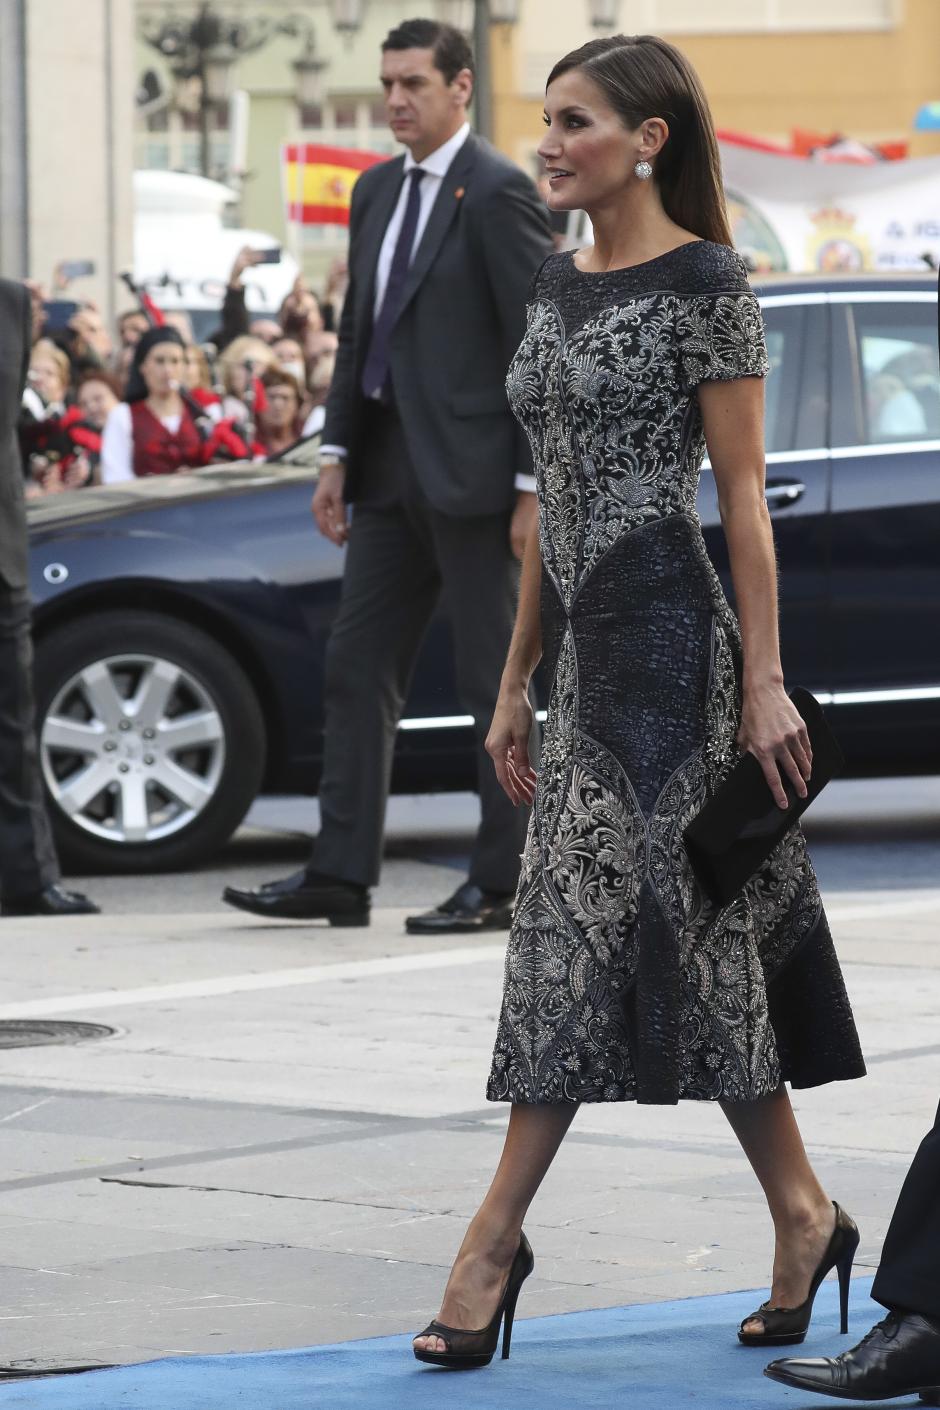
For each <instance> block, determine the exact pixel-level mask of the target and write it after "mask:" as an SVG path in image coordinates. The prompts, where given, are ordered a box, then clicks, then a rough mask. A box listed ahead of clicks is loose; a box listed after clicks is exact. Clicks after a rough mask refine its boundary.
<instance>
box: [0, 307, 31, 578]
mask: <svg viewBox="0 0 940 1410" xmlns="http://www.w3.org/2000/svg"><path fill="white" fill-rule="evenodd" d="M31 344H32V315H31V310H30V301H29V293H28V291H27V290H26V289H25V288H24V286H23V285H22V284H14V283H13V282H12V281H11V280H9V279H0V581H2V582H4V583H6V585H7V587H11V588H23V587H25V586H26V582H27V568H26V511H25V508H24V505H23V471H22V468H21V465H20V450H19V444H18V442H17V438H16V423H17V420H18V419H19V414H20V401H21V399H22V396H23V388H24V387H25V386H26V373H27V370H28V368H29V354H30V350H31Z"/></svg>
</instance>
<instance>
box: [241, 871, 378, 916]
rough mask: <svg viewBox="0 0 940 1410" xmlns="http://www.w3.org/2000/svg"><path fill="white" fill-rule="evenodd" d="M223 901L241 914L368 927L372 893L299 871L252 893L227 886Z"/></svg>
mask: <svg viewBox="0 0 940 1410" xmlns="http://www.w3.org/2000/svg"><path fill="white" fill-rule="evenodd" d="M222 900H223V901H226V902H228V904H229V905H230V906H236V907H237V908H238V910H240V911H250V912H251V914H252V915H256V916H271V917H273V918H274V919H275V920H328V921H329V922H330V925H349V926H352V925H368V924H369V890H368V887H366V886H357V885H356V883H355V882H352V881H339V880H338V879H337V878H336V877H333V876H316V875H314V874H313V873H312V872H306V871H297V872H294V874H293V876H285V877H284V878H283V879H282V880H281V881H266V882H265V883H264V885H263V886H256V887H255V888H254V889H253V890H251V891H241V890H239V888H238V887H237V886H226V888H225V890H224V891H223V892H222Z"/></svg>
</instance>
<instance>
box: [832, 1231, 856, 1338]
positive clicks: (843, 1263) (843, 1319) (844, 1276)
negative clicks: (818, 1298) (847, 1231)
mask: <svg viewBox="0 0 940 1410" xmlns="http://www.w3.org/2000/svg"><path fill="white" fill-rule="evenodd" d="M857 1248H858V1239H856V1240H855V1243H854V1244H853V1245H852V1247H851V1248H850V1249H849V1250H848V1251H847V1252H846V1253H844V1254H843V1255H842V1257H841V1258H840V1259H839V1262H838V1263H837V1264H836V1268H837V1269H838V1273H839V1332H840V1334H841V1335H842V1336H845V1334H846V1333H847V1332H848V1330H849V1287H850V1286H851V1283H852V1264H853V1263H854V1262H855V1250H856V1249H857Z"/></svg>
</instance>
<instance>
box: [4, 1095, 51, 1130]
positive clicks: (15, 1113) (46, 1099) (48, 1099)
mask: <svg viewBox="0 0 940 1410" xmlns="http://www.w3.org/2000/svg"><path fill="white" fill-rule="evenodd" d="M54 1101H55V1097H43V1099H42V1101H41V1102H33V1104H32V1106H21V1107H20V1109H19V1111H11V1112H10V1113H9V1115H7V1116H0V1126H2V1125H3V1123H4V1122H5V1121H15V1120H16V1118H17V1117H18V1116H25V1115H26V1113H27V1112H29V1111H36V1110H37V1109H38V1108H39V1107H41V1106H48V1105H49V1103H50V1102H54Z"/></svg>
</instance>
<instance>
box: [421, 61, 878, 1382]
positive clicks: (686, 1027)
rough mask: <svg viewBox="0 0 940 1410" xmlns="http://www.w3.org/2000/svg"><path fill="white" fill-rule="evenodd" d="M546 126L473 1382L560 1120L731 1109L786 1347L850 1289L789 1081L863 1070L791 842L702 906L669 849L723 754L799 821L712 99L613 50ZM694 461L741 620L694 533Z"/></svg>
mask: <svg viewBox="0 0 940 1410" xmlns="http://www.w3.org/2000/svg"><path fill="white" fill-rule="evenodd" d="M545 112H546V119H545V120H546V124H547V131H546V134H545V138H544V141H543V143H542V146H541V148H540V154H541V156H542V157H543V158H544V159H545V161H546V164H547V168H548V175H549V180H550V183H551V196H550V203H551V207H552V209H554V210H574V209H584V210H586V211H587V212H588V214H589V215H590V217H591V221H592V224H593V229H594V238H595V243H594V245H593V246H592V247H590V248H585V249H581V250H578V251H576V252H574V253H571V252H565V253H557V254H554V255H550V256H549V258H548V259H547V260H546V261H545V263H544V264H543V265H542V267H541V269H540V270H539V271H538V273H537V275H536V277H535V279H534V281H533V287H532V293H531V297H530V304H529V311H528V326H527V331H526V335H525V338H524V340H523V343H522V345H521V347H520V349H519V351H518V353H517V355H516V358H515V360H514V362H513V364H512V366H511V368H510V372H509V378H508V384H507V385H508V390H509V397H510V401H511V403H512V406H513V409H514V411H515V413H516V415H517V416H518V417H519V419H520V421H521V422H522V424H523V426H524V427H525V429H526V431H527V433H528V436H529V439H530V441H531V443H532V448H533V452H534V458H535V466H536V475H537V480H538V493H539V506H540V513H539V524H538V528H537V530H535V531H533V534H532V536H531V538H530V541H529V543H528V544H527V547H526V553H525V558H524V563H523V574H522V586H521V592H520V600H519V608H518V615H517V621H516V629H515V634H514V637H513V641H512V645H511V647H510V652H509V657H508V660H507V664H506V669H505V674H504V677H503V685H502V690H501V693H500V698H499V702H498V704H497V708H496V713H495V716H494V720H493V725H492V729H491V732H490V737H489V740H488V742H487V748H488V749H489V752H490V754H491V755H492V757H493V759H494V762H495V765H496V770H497V773H498V775H499V778H500V781H501V783H502V785H503V787H504V788H505V789H506V791H507V793H508V794H509V796H510V797H511V798H512V799H513V801H514V802H515V803H516V804H518V805H523V804H527V803H532V802H533V800H534V807H533V812H532V819H531V823H530V828H529V834H528V840H527V843H526V848H525V851H524V853H523V865H522V875H521V878H520V881H519V889H518V893H517V897H516V906H515V914H514V920H513V926H512V931H511V934H510V940H509V948H508V953H507V959H506V976H505V987H504V994H503V1007H502V1014H501V1018H500V1023H499V1031H498V1034H497V1039H496V1048H495V1053H494V1058H493V1066H492V1072H491V1075H490V1081H489V1087H488V1092H487V1095H488V1097H489V1098H490V1100H493V1101H509V1102H512V1103H513V1106H512V1111H511V1114H510V1122H509V1130H508V1134H507V1137H506V1143H505V1147H504V1150H503V1154H502V1158H501V1160H500V1164H499V1168H498V1170H497V1172H496V1175H495V1177H494V1179H493V1183H492V1185H491V1187H490V1189H489V1192H488V1193H487V1195H486V1197H485V1199H484V1201H483V1204H482V1206H481V1208H480V1210H479V1211H478V1213H477V1214H476V1216H475V1217H474V1219H473V1221H472V1223H471V1224H470V1227H469V1229H468V1231H467V1234H466V1236H465V1238H464V1240H463V1243H462V1245H461V1248H460V1251H459V1253H458V1255H457V1259H456V1262H455V1264H454V1267H453V1270H452V1272H451V1276H450V1280H449V1282H448V1284H447V1289H446V1292H445V1294H444V1302H443V1307H442V1310H441V1313H440V1320H439V1321H435V1322H432V1323H431V1325H430V1327H428V1328H427V1330H426V1331H425V1332H424V1333H422V1334H421V1335H420V1336H419V1337H417V1338H416V1339H415V1344H414V1347H415V1354H416V1355H417V1356H418V1357H419V1359H421V1360H430V1361H433V1362H434V1363H435V1364H441V1365H449V1366H454V1367H461V1366H469V1365H482V1364H485V1363H486V1362H487V1361H488V1360H489V1359H490V1357H491V1356H492V1354H493V1350H494V1348H495V1346H496V1340H497V1336H498V1332H499V1326H500V1318H501V1316H504V1317H505V1325H506V1331H507V1332H508V1331H510V1330H511V1319H512V1313H513V1310H514V1307H515V1299H516V1296H517V1295H518V1291H519V1287H520V1286H521V1284H522V1282H523V1281H524V1279H525V1277H526V1276H527V1275H528V1273H529V1272H530V1271H531V1268H532V1254H531V1250H530V1249H529V1246H528V1243H527V1241H526V1240H525V1237H524V1235H523V1234H522V1223H523V1219H524V1217H525V1214H526V1211H527V1209H528V1207H529V1204H530V1202H531V1200H532V1198H533V1196H534V1195H535V1193H536V1191H537V1189H538V1187H539V1184H540V1183H541V1180H542V1178H543V1176H544V1175H545V1173H546V1171H547V1170H548V1167H549V1165H550V1164H551V1161H552V1159H553V1158H554V1156H555V1153H556V1151H557V1150H558V1147H559V1145H560V1144H561V1141H562V1139H563V1138H564V1135H565V1133H566V1131H567V1130H568V1127H569V1124H570V1122H571V1120H572V1118H573V1117H574V1114H575V1112H576V1110H577V1107H578V1104H579V1103H580V1102H598V1101H605V1102H607V1101H629V1100H636V1101H640V1102H647V1103H649V1102H655V1103H674V1102H677V1101H679V1100H680V1099H684V1098H690V1099H695V1100H710V1101H717V1102H719V1103H720V1104H721V1107H722V1110H723V1111H724V1113H725V1115H726V1116H727V1118H728V1120H729V1121H730V1123H731V1126H732V1128H733V1130H734V1132H735V1135H736V1136H737V1138H738V1140H739V1141H740V1143H741V1146H742V1147H743V1150H744V1153H745V1155H746V1156H747V1159H748V1160H749V1161H750V1164H751V1166H752V1168H753V1170H754V1173H755V1175H756V1176H757V1179H758V1180H759V1181H760V1183H761V1186H762V1187H763V1190H764V1193H765V1195H766V1197H767V1202H768V1206H769V1211H770V1215H771V1218H772V1221H773V1226H774V1232H775V1253H774V1263H773V1286H772V1290H771V1295H770V1300H769V1302H768V1303H765V1304H764V1305H763V1307H761V1308H760V1309H759V1310H758V1312H757V1313H756V1314H755V1315H754V1316H753V1317H751V1318H748V1319H747V1320H746V1322H745V1323H744V1324H743V1326H742V1328H741V1330H740V1333H739V1335H740V1337H741V1339H742V1340H743V1341H746V1342H749V1343H756V1344H758V1345H761V1344H769V1343H771V1341H773V1343H774V1344H779V1343H780V1341H781V1340H788V1341H795V1340H802V1337H803V1335H804V1333H805V1330H806V1325H807V1324H808V1322H809V1316H810V1312H811V1310H812V1298H813V1295H814V1294H815V1290H816V1286H817V1285H818V1282H819V1281H821V1278H822V1277H823V1276H825V1274H826V1273H827V1272H828V1271H830V1270H831V1269H832V1268H833V1267H838V1269H839V1272H840V1276H841V1277H843V1278H844V1280H845V1282H846V1286H847V1277H848V1273H849V1271H850V1269H851V1260H852V1255H853V1253H854V1249H855V1245H856V1244H857V1241H858V1234H857V1231H856V1230H855V1226H854V1225H853V1224H852V1222H851V1220H850V1219H848V1217H847V1216H846V1215H845V1214H844V1213H843V1212H842V1211H841V1210H840V1209H839V1207H838V1206H837V1205H836V1206H834V1205H833V1202H832V1201H831V1200H830V1198H829V1197H828V1196H827V1194H826V1193H825V1191H824V1190H823V1188H822V1186H821V1185H820V1183H819V1181H818V1179H817V1178H816V1175H815V1174H814V1172H813V1170H812V1168H811V1166H810V1164H809V1162H808V1160H807V1157H806V1153H805V1151H804V1149H803V1143H802V1140H801V1137H800V1133H799V1130H798V1128H797V1125H796V1122H795V1119H794V1116H793V1111H792V1109H791V1106H790V1100H789V1096H788V1094H787V1090H786V1087H785V1086H784V1082H785V1081H789V1082H790V1083H791V1085H793V1086H794V1087H809V1086H815V1085H818V1084H820V1083H824V1082H830V1081H834V1080H839V1079H844V1078H852V1077H859V1076H861V1075H863V1073H864V1070H865V1069H864V1063H863V1061H862V1057H861V1052H860V1050H859V1045H858V1039H857V1036H856V1032H855V1026H854V1022H853V1019H852V1013H851V1009H850V1007H849V1003H848V1000H847V997H846V994H845V989H844V986H843V983H842V976H841V973H840V970H839V965H838V961H837V959H836V956H835V952H834V949H833V946H832V940H831V937H830V935H829V930H828V927H827V924H826V918H825V914H824V912H823V909H822V904H821V902H820V898H819V891H818V887H817V884H816V879H815V876H814V873H813V869H812V866H811V863H810V861H809V858H808V856H807V853H806V848H805V844H804V841H803V836H802V833H801V831H800V829H799V828H798V827H796V828H794V829H792V830H791V831H790V832H789V833H788V834H787V835H786V837H785V838H784V839H783V841H782V842H781V843H780V844H779V846H778V847H777V849H776V850H775V852H774V853H773V854H772V856H771V857H770V858H769V860H768V862H767V863H766V864H765V865H764V866H763V867H762V868H761V870H760V871H759V872H758V873H757V874H756V875H755V876H754V877H753V878H752V879H751V881H749V883H748V884H747V886H746V887H745V889H744V890H743V892H742V893H741V894H740V895H739V896H738V897H737V898H736V899H735V901H734V902H733V903H732V904H731V905H729V906H726V907H725V908H723V909H718V908H717V907H716V906H714V905H713V904H712V903H711V902H710V901H709V900H708V899H707V898H706V897H705V896H704V895H703V893H702V891H701V889H700V887H699V886H698V884H697V882H696V879H695V877H694V875H693V873H692V871H691V869H690V866H689V863H688V859H687V857H686V854H685V851H684V848H683V844H682V833H683V830H684V828H685V827H686V826H687V825H688V823H689V821H690V820H691V819H692V818H693V817H694V816H695V814H696V813H697V812H698V811H699V809H700V808H701V807H702V805H703V804H704V802H705V801H706V800H707V798H708V797H709V796H710V795H711V793H712V792H713V790H714V788H715V786H716V784H717V783H719V782H720V781H721V780H722V779H723V778H724V776H725V775H726V773H727V771H728V770H729V768H730V767H731V766H732V764H733V763H734V761H735V759H736V758H737V757H738V753H739V751H741V750H750V751H751V752H752V753H753V754H755V755H756V756H757V758H758V760H759V761H760V763H761V765H762V767H763V770H764V774H765V776H766V778H767V782H768V784H769V785H770V788H771V790H772V792H773V795H774V798H775V799H776V801H777V802H778V803H779V805H780V806H781V807H782V806H785V805H786V794H785V792H784V788H783V780H784V779H787V780H791V781H792V782H793V784H794V786H795V787H796V789H797V791H798V792H800V793H801V794H802V795H805V780H806V779H807V778H808V777H809V775H810V771H811V765H812V760H811V756H810V748H809V740H808V738H807V735H806V731H805V728H804V726H803V722H802V720H801V718H800V716H799V714H798V713H797V711H796V710H795V708H794V707H793V705H792V704H791V702H790V700H789V698H788V696H787V694H786V691H785V689H784V683H783V674H782V670H781V665H780V654H779V646H778V636H777V603H776V564H775V558H774V547H773V535H772V530H771V524H770V519H769V516H768V512H767V506H766V502H765V499H764V492H763V491H764V452H763V380H762V379H763V377H764V375H765V373H766V371H767V360H766V355H765V351H764V339H763V327H762V322H761V316H760V309H759V307H758V305H757V302H756V300H755V298H754V296H753V294H752V293H751V291H750V289H749V286H748V282H747V276H746V272H745V268H744V264H743V262H742V260H741V259H740V257H739V256H738V255H737V254H736V253H735V251H734V250H733V248H732V243H731V236H730V233H729V229H728V223H727V216H726V213H725V207H724V200H723V194H722V187H721V176H720V163H719V157H718V149H717V143H716V141H715V135H714V129H713V126H712V121H711V115H710V113H709V109H708V104H707V101H706V99H705V96H704V94H703V92H702V89H701V87H700V84H699V81H698V79H697V77H696V75H695V73H694V70H693V69H692V68H691V66H690V65H689V63H688V61H687V60H686V59H685V58H684V57H683V55H682V54H681V53H680V52H679V51H678V50H676V49H675V48H674V47H673V46H672V45H670V44H667V43H665V42H664V41H663V40H661V39H658V38H654V37H651V36H639V37H632V38H627V37H625V36H622V35H620V36H615V37H613V38H610V39H597V40H593V41H592V42H591V43H589V44H586V45H585V46H584V47H583V48H582V49H579V50H577V51H575V52H574V53H573V54H569V55H568V56H567V57H566V58H565V59H563V60H561V62H560V63H559V64H557V65H556V67H555V69H554V70H553V72H552V74H551V76H550V78H549V81H548V86H547V91H546V103H545ZM706 446H707V449H708V453H709V457H710V460H711V464H712V468H713V471H714V474H715V479H716V483H717V488H718V494H719V499H720V504H721V517H722V523H723V526H724V531H725V535H726V538H727V542H728V549H729V554H730V559H731V569H732V577H733V581H734V588H735V597H736V600H737V603H738V609H739V617H740V626H739V621H738V619H737V618H736V617H735V616H734V614H733V613H732V611H731V609H730V607H729V605H728V603H727V601H726V600H725V597H724V594H723V592H722V589H721V586H720V584H719V582H718V579H717V577H716V575H715V572H714V569H713V568H712V565H711V563H710V561H709V559H708V556H707V553H706V550H705V545H704V540H703V538H702V534H701V526H700V524H699V521H698V517H697V515H696V510H695V504H696V490H697V485H698V478H699V470H700V467H701V463H702V459H703V456H704V453H705V449H706ZM540 658H542V659H543V660H544V662H545V665H546V667H547V679H548V680H550V681H551V693H550V698H549V703H548V718H547V722H546V727H545V742H544V749H543V754H542V760H541V765H540V770H539V775H538V781H537V783H536V777H535V773H534V771H533V769H532V768H531V767H530V764H529V761H528V756H527V753H526V741H527V739H528V738H529V730H530V726H531V722H532V715H531V708H530V705H529V699H528V686H529V681H530V678H531V676H532V673H533V671H534V669H535V667H536V665H537V663H538V661H539V659H540ZM479 1329H483V1330H479ZM507 1350H508V1346H507V1345H506V1343H505V1342H504V1354H505V1352H506V1351H507Z"/></svg>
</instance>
